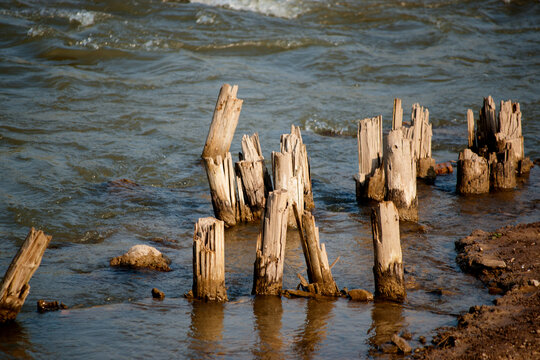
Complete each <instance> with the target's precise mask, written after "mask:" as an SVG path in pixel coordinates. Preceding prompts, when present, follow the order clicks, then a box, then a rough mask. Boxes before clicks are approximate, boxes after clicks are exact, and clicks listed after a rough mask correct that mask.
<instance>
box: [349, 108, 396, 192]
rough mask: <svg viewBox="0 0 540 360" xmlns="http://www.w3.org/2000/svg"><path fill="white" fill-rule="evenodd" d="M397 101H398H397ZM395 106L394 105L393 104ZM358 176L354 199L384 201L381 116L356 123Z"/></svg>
mask: <svg viewBox="0 0 540 360" xmlns="http://www.w3.org/2000/svg"><path fill="white" fill-rule="evenodd" d="M397 100H399V99H397ZM394 105H395V104H394ZM357 141H358V174H357V175H356V176H355V177H354V179H355V182H356V198H357V200H358V201H359V202H361V201H362V200H364V199H373V200H377V201H382V200H384V196H385V192H386V188H385V172H384V170H383V164H382V163H383V161H382V160H383V141H382V116H381V115H379V116H376V117H373V118H367V119H363V120H360V121H358V133H357Z"/></svg>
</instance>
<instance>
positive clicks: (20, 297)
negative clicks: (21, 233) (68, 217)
mask: <svg viewBox="0 0 540 360" xmlns="http://www.w3.org/2000/svg"><path fill="white" fill-rule="evenodd" d="M51 239H52V236H50V235H45V234H44V233H43V231H41V230H39V231H37V230H35V229H34V228H31V229H30V232H29V233H28V236H27V237H26V240H25V241H24V243H23V244H22V246H21V247H20V249H19V251H18V252H17V255H15V257H14V258H13V260H12V261H11V264H10V265H9V268H8V269H7V271H6V273H5V275H4V278H3V280H2V284H1V287H0V323H4V322H7V321H12V320H15V318H16V317H17V314H18V313H19V311H20V310H21V307H22V306H23V304H24V301H25V300H26V297H27V296H28V294H29V292H30V285H29V284H28V282H29V281H30V278H31V277H32V275H34V273H35V271H36V270H37V268H38V267H39V265H40V264H41V259H42V257H43V254H44V252H45V249H47V246H48V245H49V243H50V241H51Z"/></svg>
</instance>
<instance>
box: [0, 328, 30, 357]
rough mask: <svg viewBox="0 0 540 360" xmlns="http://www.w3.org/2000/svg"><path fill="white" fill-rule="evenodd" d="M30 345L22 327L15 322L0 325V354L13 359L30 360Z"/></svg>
mask: <svg viewBox="0 0 540 360" xmlns="http://www.w3.org/2000/svg"><path fill="white" fill-rule="evenodd" d="M29 351H30V352H32V345H31V344H30V341H29V340H28V334H27V333H26V330H25V329H24V327H22V326H20V325H19V324H18V323H17V322H16V321H13V322H9V323H7V324H2V325H0V353H2V354H4V355H5V356H7V357H8V358H13V359H31V358H32V356H30V355H29V354H28V352H29Z"/></svg>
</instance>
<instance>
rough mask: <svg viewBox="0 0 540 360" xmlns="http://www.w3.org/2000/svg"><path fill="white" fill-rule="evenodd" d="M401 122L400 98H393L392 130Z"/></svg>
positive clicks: (399, 125) (397, 127) (398, 126)
mask: <svg viewBox="0 0 540 360" xmlns="http://www.w3.org/2000/svg"><path fill="white" fill-rule="evenodd" d="M402 123H403V108H402V107H401V99H399V98H395V99H394V111H393V113H392V130H396V129H399V128H400V127H401V125H402Z"/></svg>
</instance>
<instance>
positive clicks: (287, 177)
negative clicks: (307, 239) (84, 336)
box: [272, 152, 304, 227]
mask: <svg viewBox="0 0 540 360" xmlns="http://www.w3.org/2000/svg"><path fill="white" fill-rule="evenodd" d="M292 159H293V153H292V152H284V153H283V152H279V153H278V152H272V170H273V175H274V184H275V187H276V190H279V189H284V190H287V191H288V193H289V204H290V205H289V206H292V205H296V206H297V207H298V208H300V209H304V182H303V178H302V172H297V176H294V175H293V173H294V170H293V160H292ZM287 223H288V226H290V227H296V220H295V218H294V214H293V212H292V211H289V218H288V220H287Z"/></svg>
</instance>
